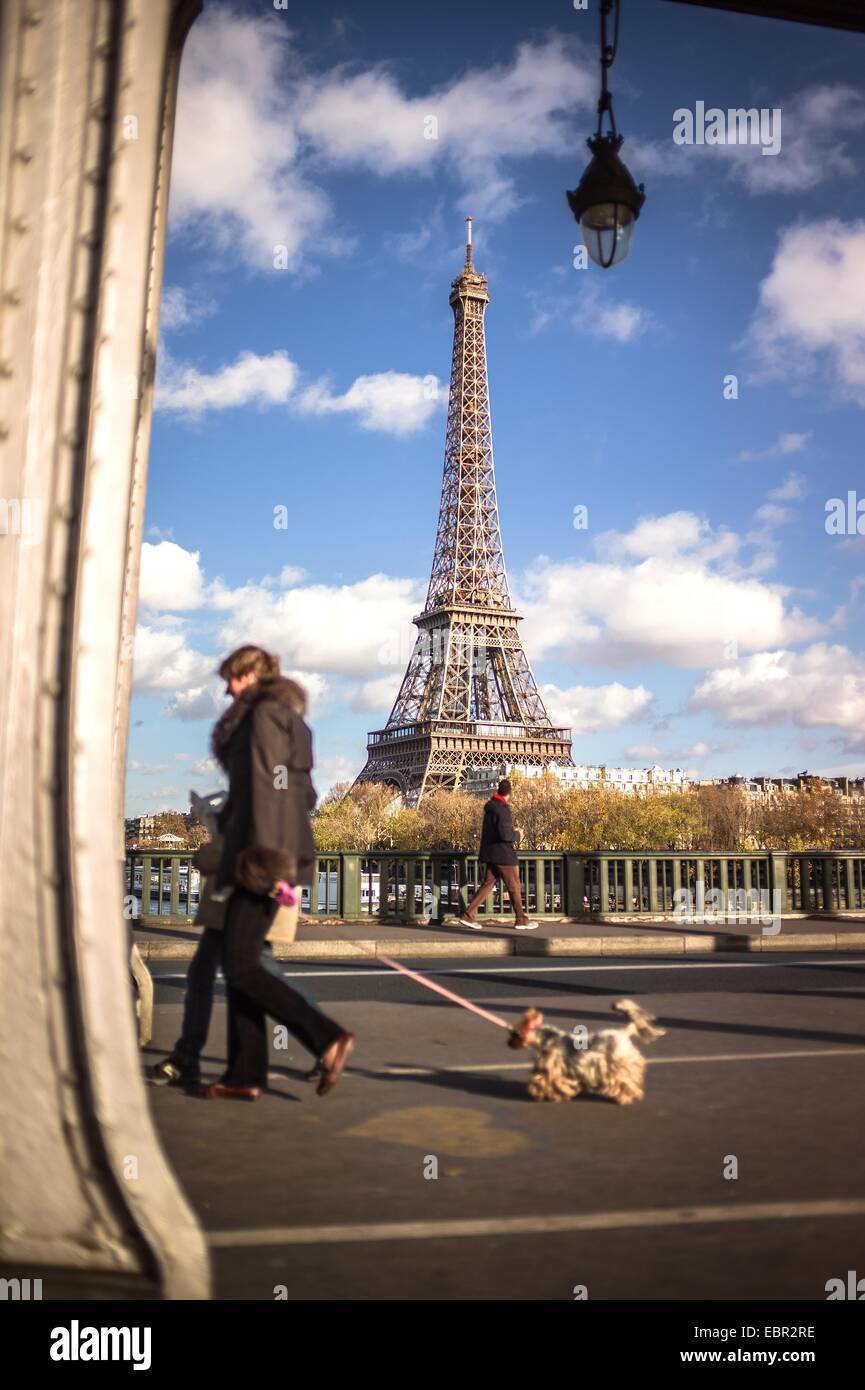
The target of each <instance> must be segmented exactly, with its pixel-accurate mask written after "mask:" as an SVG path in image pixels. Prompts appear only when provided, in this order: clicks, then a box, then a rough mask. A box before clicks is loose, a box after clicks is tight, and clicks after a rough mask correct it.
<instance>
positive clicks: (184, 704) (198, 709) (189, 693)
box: [165, 658, 228, 723]
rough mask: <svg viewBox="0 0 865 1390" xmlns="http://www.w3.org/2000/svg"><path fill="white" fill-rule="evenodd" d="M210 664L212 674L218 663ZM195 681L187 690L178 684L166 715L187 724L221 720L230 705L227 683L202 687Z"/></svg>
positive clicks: (210, 662) (215, 682)
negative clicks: (228, 704) (227, 695)
mask: <svg viewBox="0 0 865 1390" xmlns="http://www.w3.org/2000/svg"><path fill="white" fill-rule="evenodd" d="M208 664H209V668H210V671H211V672H212V671H213V667H214V666H215V665H216V664H217V661H216V659H215V658H211V659H210V661H209V663H208ZM194 681H195V678H193V683H192V684H191V685H189V686H188V688H186V689H181V688H180V686H181V685H182V682H181V681H178V682H177V688H176V689H175V693H174V699H173V700H172V701H171V703H170V704H169V705H167V706H166V708H165V713H166V714H167V715H169V716H170V717H171V718H173V719H182V720H184V722H187V723H188V722H191V721H194V720H196V719H207V720H209V721H210V722H211V723H212V722H213V721H214V720H215V719H218V718H219V716H220V715H221V714H222V712H223V710H224V709H225V707H226V705H227V703H228V701H227V698H226V695H225V682H224V681H222V680H217V681H210V682H209V683H207V684H204V685H202V684H200V683H199V684H195V683H194ZM199 681H200V676H199Z"/></svg>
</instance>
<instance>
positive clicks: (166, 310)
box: [159, 285, 216, 333]
mask: <svg viewBox="0 0 865 1390" xmlns="http://www.w3.org/2000/svg"><path fill="white" fill-rule="evenodd" d="M215 309H216V303H215V301H214V300H212V299H205V298H203V297H201V296H198V297H197V298H196V297H194V296H193V294H192V293H191V292H190V291H189V290H188V289H184V288H183V286H181V285H166V286H165V287H164V289H163V291H162V303H161V307H160V310H159V327H160V330H161V331H162V332H163V333H173V332H176V331H177V330H178V329H181V328H193V327H195V325H196V324H199V323H201V321H202V320H203V319H206V318H208V317H209V316H210V315H211V314H212V313H213V312H214V310H215Z"/></svg>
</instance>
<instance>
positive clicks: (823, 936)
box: [133, 914, 865, 961]
mask: <svg viewBox="0 0 865 1390" xmlns="http://www.w3.org/2000/svg"><path fill="white" fill-rule="evenodd" d="M199 935H200V929H198V928H196V927H194V926H192V925H191V924H190V925H185V926H167V925H166V926H164V927H162V926H160V927H156V926H150V925H148V927H147V928H144V929H140V928H136V929H135V930H134V932H133V939H134V941H135V943H136V944H137V946H138V949H139V950H140V952H141V955H142V957H143V959H144V960H145V961H148V960H151V961H152V960H189V959H191V957H192V955H193V953H194V951H195V947H196V944H197V941H198V937H199ZM863 948H865V916H863V915H861V914H860V915H851V916H849V917H847V916H845V917H843V918H838V917H831V918H830V917H802V916H798V917H785V918H783V919H782V921H781V930H780V931H779V932H778V933H776V934H775V935H769V934H768V933H765V932H761V929H760V927H759V926H752V927H750V926H745V924H742V926H741V927H739V926H736V925H731V926H730V928H729V929H728V930H725V931H724V932H718V931H715V930H713V929H711V928H709V927H705V926H680V925H679V924H678V923H676V922H673V921H659V920H657V919H653V920H651V921H650V922H646V921H645V919H643V920H640V919H639V918H636V919H635V918H630V919H624V920H621V919H620V921H618V922H616V923H615V924H613V923H611V922H610V921H609V920H606V921H604V920H599V919H597V918H595V919H594V920H593V921H590V922H588V921H587V922H576V921H570V920H566V919H560V920H558V921H556V920H552V921H546V922H541V924H540V926H539V927H538V930H537V931H533V932H517V931H514V929H513V927H508V926H504V925H502V924H500V923H492V924H491V925H490V926H485V927H484V929H483V931H480V932H473V931H471V930H470V929H469V928H468V927H461V926H460V925H459V923H458V922H457V921H456V920H455V921H454V923H453V925H444V926H430V927H424V926H418V925H416V924H411V925H401V924H399V923H389V922H388V923H385V922H379V921H378V920H376V919H371V918H367V919H366V920H364V921H359V922H357V921H356V922H344V921H341V920H335V919H324V920H322V919H310V918H308V917H305V918H302V919H301V923H300V926H299V928H298V933H297V940H296V941H294V942H292V943H291V944H284V945H279V946H277V947H276V950H275V954H276V955H277V957H278V958H279V959H280V960H312V961H315V960H363V959H369V958H370V956H375V955H391V956H415V957H421V956H422V957H434V956H443V957H448V956H451V957H456V956H463V957H466V956H468V957H484V956H646V955H663V956H671V955H699V954H703V955H705V954H707V953H712V952H718V951H723V952H725V953H726V952H731V951H733V952H750V953H755V952H759V953H764V954H768V953H770V952H771V953H777V952H779V951H781V952H784V951H856V950H862V949H863Z"/></svg>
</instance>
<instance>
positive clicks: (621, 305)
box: [573, 281, 652, 343]
mask: <svg viewBox="0 0 865 1390" xmlns="http://www.w3.org/2000/svg"><path fill="white" fill-rule="evenodd" d="M586 289H587V292H586V293H585V294H584V295H582V296H581V299H580V307H579V309H578V310H577V312H576V314H575V315H574V317H573V324H574V327H575V328H580V329H583V330H584V331H585V332H587V333H590V334H591V335H592V337H594V338H612V339H613V341H614V342H617V343H632V342H634V340H635V339H637V338H641V337H642V335H643V334H644V333H645V332H646V330H647V329H648V328H649V326H650V325H651V323H652V316H651V314H649V312H648V310H646V309H641V308H640V307H639V305H637V304H628V303H626V302H625V300H611V299H609V298H607V297H606V296H605V295H604V294H603V293H602V291H601V290H600V289H598V287H597V282H596V281H592V282H590V284H587V287H586Z"/></svg>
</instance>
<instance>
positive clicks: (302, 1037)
mask: <svg viewBox="0 0 865 1390" xmlns="http://www.w3.org/2000/svg"><path fill="white" fill-rule="evenodd" d="M276 909H277V904H276V902H275V900H274V899H273V898H268V897H260V896H259V895H258V894H257V893H250V892H248V891H247V889H245V888H240V887H236V888H235V889H234V892H233V893H232V895H231V898H230V900H229V904H228V912H227V915H226V919H225V931H224V932H223V955H222V973H223V975H224V976H225V983H226V986H227V988H228V1068H227V1070H226V1073H225V1075H224V1077H223V1078H222V1080H223V1081H224V1082H225V1084H226V1085H227V1086H266V1085H267V1060H268V1038H267V1029H266V1026H265V1017H266V1015H267V1014H270V1016H271V1018H275V1019H276V1021H277V1023H281V1024H283V1025H284V1026H285V1027H286V1028H287V1029H288V1031H289V1032H290V1033H292V1034H293V1035H294V1037H296V1038H297V1039H298V1041H299V1042H301V1043H302V1044H303V1046H304V1047H305V1048H307V1049H308V1050H309V1051H310V1052H311V1053H312V1054H313V1056H315V1057H320V1056H321V1054H322V1053H323V1052H326V1051H327V1049H328V1048H329V1047H330V1045H331V1043H334V1042H336V1040H337V1038H339V1037H341V1036H342V1034H343V1032H344V1029H342V1028H341V1027H340V1026H339V1024H338V1023H335V1022H334V1021H333V1019H332V1018H328V1016H327V1014H325V1013H322V1011H321V1009H319V1008H318V1006H317V1005H315V1004H313V1003H311V1002H310V1001H309V1000H308V999H305V998H304V997H303V995H302V994H300V993H299V992H298V991H297V990H296V989H292V988H291V986H290V985H289V984H287V983H286V981H285V980H283V979H281V978H280V979H277V977H276V976H275V975H274V974H273V972H272V971H269V970H266V969H265V967H264V966H263V964H262V962H261V946H262V942H263V941H264V939H265V937H266V936H267V933H268V931H269V930H270V926H271V923H272V922H273V918H274V915H275V913H276Z"/></svg>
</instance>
